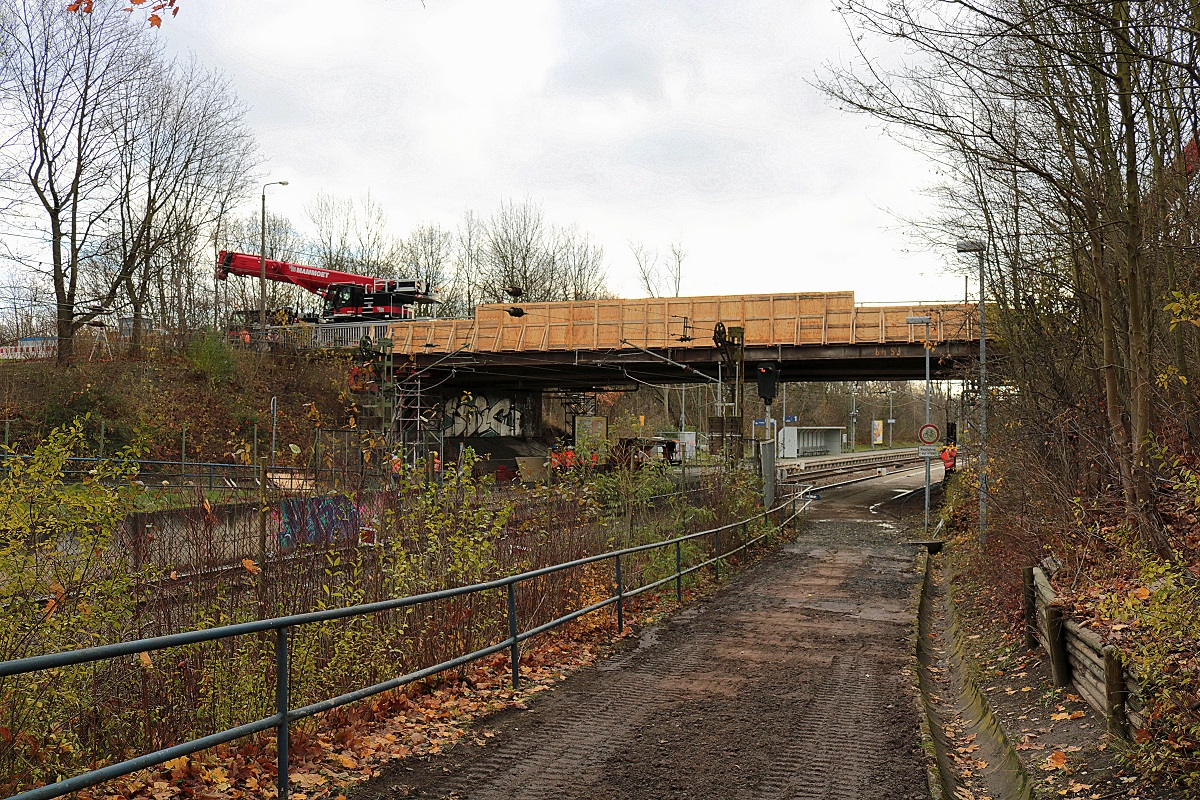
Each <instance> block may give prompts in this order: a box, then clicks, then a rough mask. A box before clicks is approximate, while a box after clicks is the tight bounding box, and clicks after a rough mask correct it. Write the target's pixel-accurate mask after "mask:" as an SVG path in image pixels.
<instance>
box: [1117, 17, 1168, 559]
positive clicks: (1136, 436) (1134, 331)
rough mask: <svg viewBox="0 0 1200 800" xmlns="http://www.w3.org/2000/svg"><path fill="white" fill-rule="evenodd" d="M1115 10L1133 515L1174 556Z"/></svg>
mask: <svg viewBox="0 0 1200 800" xmlns="http://www.w3.org/2000/svg"><path fill="white" fill-rule="evenodd" d="M1114 12H1115V16H1116V19H1117V22H1118V27H1119V32H1118V36H1117V47H1116V57H1117V103H1118V106H1119V107H1120V110H1121V133H1122V140H1123V144H1124V147H1125V154H1124V155H1125V229H1126V230H1125V283H1126V290H1127V292H1128V297H1129V362H1130V364H1129V366H1130V404H1129V427H1130V431H1129V433H1130V445H1131V448H1132V449H1131V459H1130V460H1131V462H1132V464H1131V466H1132V468H1133V489H1134V498H1135V502H1136V508H1135V509H1134V512H1135V515H1134V521H1135V522H1136V524H1137V529H1138V536H1139V538H1141V540H1142V544H1143V545H1144V546H1145V547H1147V548H1148V549H1150V550H1153V551H1154V552H1156V553H1158V554H1159V555H1161V556H1163V557H1165V558H1173V554H1172V553H1171V547H1170V544H1169V543H1168V542H1167V538H1166V536H1165V535H1164V533H1163V531H1162V528H1161V526H1160V525H1159V524H1158V514H1157V511H1156V509H1155V505H1154V486H1153V484H1152V483H1151V476H1152V474H1153V468H1152V465H1151V464H1150V387H1151V381H1152V377H1151V373H1152V369H1151V364H1150V348H1149V338H1150V332H1149V328H1148V320H1147V316H1148V312H1149V308H1148V306H1149V297H1148V291H1147V288H1146V285H1145V278H1146V276H1145V275H1144V274H1143V270H1144V267H1143V264H1142V236H1143V231H1142V209H1141V204H1142V198H1141V185H1140V179H1139V176H1138V145H1137V123H1136V121H1135V119H1134V112H1133V81H1132V77H1131V75H1130V60H1131V54H1130V53H1129V48H1130V46H1129V38H1128V37H1129V36H1130V35H1131V32H1130V29H1129V24H1128V18H1129V7H1128V4H1127V3H1126V2H1124V1H1122V2H1119V3H1117V4H1116V5H1115V6H1114Z"/></svg>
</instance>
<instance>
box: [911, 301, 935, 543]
mask: <svg viewBox="0 0 1200 800" xmlns="http://www.w3.org/2000/svg"><path fill="white" fill-rule="evenodd" d="M904 321H905V322H907V323H908V324H909V325H920V324H922V323H924V325H925V424H926V425H928V424H929V323H931V322H933V317H930V316H928V315H926V316H921V317H915V316H914V317H906V318H905V320H904ZM932 462H933V459H931V458H926V459H925V531H926V533H928V532H929V465H930V464H931V463H932Z"/></svg>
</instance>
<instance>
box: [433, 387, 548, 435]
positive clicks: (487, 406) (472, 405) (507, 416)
mask: <svg viewBox="0 0 1200 800" xmlns="http://www.w3.org/2000/svg"><path fill="white" fill-rule="evenodd" d="M525 417H526V412H525V408H524V403H523V401H522V400H521V399H520V398H517V397H513V396H511V395H493V396H489V395H483V394H476V395H466V396H462V397H452V398H450V399H449V400H447V401H446V405H445V422H444V425H443V431H444V433H445V435H446V436H451V437H464V438H465V437H470V436H484V437H490V436H524V435H526V433H527V432H526V431H525V424H526V419H525Z"/></svg>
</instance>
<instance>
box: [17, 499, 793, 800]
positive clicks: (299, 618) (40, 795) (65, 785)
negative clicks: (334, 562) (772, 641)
mask: <svg viewBox="0 0 1200 800" xmlns="http://www.w3.org/2000/svg"><path fill="white" fill-rule="evenodd" d="M803 499H804V498H802V497H801V496H799V495H793V496H792V497H791V498H790V499H789V500H787V501H785V502H783V503H780V504H779V505H777V506H775V507H774V508H771V509H767V510H766V511H763V512H761V513H759V514H756V515H754V516H752V517H748V518H746V519H744V520H738V521H737V522H731V523H728V524H726V525H722V526H720V527H717V528H710V529H708V530H704V531H699V532H697V533H689V534H685V535H683V536H678V537H675V538H673V539H665V540H663V541H661V542H652V543H650V544H643V545H637V546H634V547H627V548H624V549H622V550H614V551H611V552H608V553H601V554H599V555H593V556H585V557H584V558H578V559H575V560H574V561H567V562H563V563H561V564H553V565H551V566H547V567H541V568H539V569H534V570H530V571H528V572H522V573H520V574H517V575H510V576H508V577H504V578H497V579H496V580H491V581H485V582H483V583H476V584H471V585H469V586H458V587H454V588H451V589H444V590H441V591H437V592H427V593H424V594H419V595H412V596H410V597H401V598H396V599H393V600H382V601H379V602H375V603H364V604H362V605H357V606H347V607H345V608H335V609H327V610H325V611H313V612H309V613H305V614H292V615H289V616H286V617H274V618H271V619H264V620H256V621H254V622H243V623H238V624H235V625H222V626H220V627H217V628H207V629H201V630H195V631H187V632H184V633H176V634H170V635H167V636H155V637H152V638H149V639H138V640H135V641H131V642H119V643H115V644H107V645H99V646H96V647H87V648H81V649H79V650H70V651H66V652H62V653H51V654H48V655H41V656H31V657H28V658H20V659H15V660H12V661H4V662H0V678H4V677H9V676H13V675H23V674H27V673H30V672H40V671H43V670H48V669H57V668H59V667H66V666H71V665H76V664H86V663H92V662H96V661H108V660H111V659H114V658H120V657H122V656H129V655H136V654H139V653H148V652H152V651H156V650H163V649H166V648H169V647H181V646H184V645H189V644H197V643H200V642H209V641H215V640H218V639H228V638H232V637H234V636H244V635H247V634H252V633H264V632H267V631H275V674H276V681H275V684H276V685H275V699H276V713H275V714H273V715H272V716H270V717H265V718H263V719H260V720H257V721H255V722H250V723H247V724H245V725H240V726H238V727H236V728H230V729H229V730H225V731H221V732H218V733H214V734H210V735H208V736H204V737H201V738H199V739H193V740H191V741H188V742H183V743H181V744H177V745H174V746H172V747H168V748H164V749H162V750H158V751H155V752H153V753H147V754H145V755H142V756H137V757H135V758H131V759H128V760H126V761H122V762H119V763H117V764H110V765H109V766H107V767H102V768H100V769H96V770H92V771H90V772H85V773H83V774H81V775H76V776H74V777H72V778H66V779H64V780H60V781H58V782H56V783H52V784H47V785H46V786H41V787H38V788H36V789H30V790H28V791H25V792H21V793H20V794H16V795H13V796H11V797H9V798H6V800H51V798H56V797H61V796H63V795H66V794H70V793H72V792H77V791H80V790H82V789H86V788H88V787H90V786H95V785H96V784H98V783H103V782H104V781H108V780H112V779H113V778H118V777H121V776H123V775H128V774H130V773H133V772H137V771H139V770H143V769H147V768H149V767H153V766H155V765H158V764H162V763H163V762H166V761H170V760H172V759H176V758H180V757H182V756H186V755H191V754H192V753H196V752H199V751H201V750H206V749H208V748H210V747H215V746H216V745H219V744H225V743H228V742H232V741H234V740H236V739H241V738H243V737H246V736H250V735H253V734H255V733H261V732H263V731H267V730H270V729H272V728H274V729H275V731H276V743H277V744H276V749H277V753H278V763H279V773H278V774H279V778H278V797H279V800H286V798H287V795H288V726H289V724H290V723H292V722H294V721H296V720H299V719H303V718H305V717H310V716H313V715H314V714H320V713H323V712H326V711H331V710H333V709H335V708H338V707H340V706H344V705H346V704H348V703H353V702H355V701H357V700H362V699H365V698H367V697H371V696H373V695H376V694H380V693H381V692H386V691H391V690H392V689H397V688H399V687H401V686H404V685H407V684H409V683H413V682H415V681H419V680H422V679H424V678H428V677H431V676H433V675H436V674H438V673H440V672H444V671H446V670H449V669H454V668H456V667H459V666H462V665H464V664H468V663H470V662H472V661H475V660H477V659H480V658H484V657H486V656H489V655H492V654H493V653H499V652H501V651H503V650H505V649H508V650H509V652H510V658H511V671H512V684H513V687H514V688H515V687H517V686H519V684H520V652H519V645H520V643H521V642H523V641H526V640H528V639H531V638H533V637H535V636H537V635H539V634H542V633H545V632H546V631H549V630H552V629H554V628H556V627H558V626H560V625H563V624H565V623H567V622H570V621H572V620H574V619H578V618H579V617H582V616H584V615H585V614H590V613H592V612H594V611H599V610H600V609H602V608H605V607H607V606H610V605H614V604H615V605H616V607H617V609H616V610H617V625H618V630H624V601H625V599H626V598H628V597H633V596H635V595H638V594H641V593H643V592H646V591H649V590H651V589H654V588H657V587H659V586H663V585H665V584H667V583H669V582H671V581H674V582H675V593H676V598H677V599H682V596H683V578H684V576H685V575H689V574H691V573H693V572H696V571H698V570H700V569H703V568H704V567H706V566H709V565H712V566H713V568H714V571H715V572H716V574H717V575H718V577H719V575H720V573H719V569H720V562H721V560H722V559H725V558H728V557H730V556H732V555H734V554H735V553H738V552H740V551H744V550H746V549H747V548H749V547H750V546H751V545H753V544H756V543H758V542H759V541H762V540H763V539H765V538H767V537H768V536H769V535H770V534H769V533H763V534H760V535H758V536H756V537H754V538H753V539H747V538H746V537H747V530H748V528H747V526H748V525H749V524H750V523H752V522H756V521H758V520H760V519H763V518H766V519H767V520H768V521H769V520H770V518H771V515H772V514H775V513H777V512H778V514H779V521H778V523H777V525H776V527H779V528H782V527H784V526H785V525H787V523H788V522H790V521H791V520H793V519H795V518H796V517H797V516H798V515H799V514H801V513H803V511H804V510H805V509H807V508H808V506H809V504H810V503H811V502H812V501H811V500H806V501H805V502H804V504H803V505H802V506H800V507H799V508H798V507H797V506H798V501H800V500H803ZM789 506H790V509H791V510H790V514H788V515H786V516H785V510H786V509H787V508H788V507H789ZM734 528H741V530H742V543H741V544H740V545H738V546H737V547H734V548H731V549H729V550H727V551H725V552H722V551H721V547H720V544H721V533H722V532H724V531H728V530H731V529H734ZM704 536H713V537H714V552H715V553H716V555H714V556H713V557H712V558H710V559H708V560H706V561H703V562H701V563H700V564H696V565H693V566H691V567H688V568H687V569H684V568H683V565H682V547H683V543H684V542H687V541H691V540H693V539H698V538H701V537H704ZM669 546H674V547H675V572H674V574H672V575H668V576H667V577H665V578H662V579H660V580H657V581H654V582H652V583H649V584H646V585H645V586H640V587H637V588H635V589H632V590H627V589H626V588H625V587H624V585H623V582H622V570H621V558H622V557H623V556H628V555H632V554H634V553H640V552H644V551H647V550H654V549H657V548H661V547H669ZM609 559H612V560H613V561H614V566H615V571H616V585H617V593H616V594H615V595H613V596H611V597H607V598H605V599H603V600H600V601H598V602H596V603H592V604H591V605H589V606H586V607H584V608H580V609H577V610H576V611H572V612H571V613H569V614H565V615H563V616H561V617H558V618H557V619H554V620H551V621H550V622H546V623H543V624H541V625H538V626H537V627H535V628H531V629H530V630H528V631H520V629H519V628H520V626H519V621H518V619H517V613H516V586H517V584H518V583H521V582H522V581H527V580H531V579H533V578H538V577H541V576H543V575H549V574H552V573H556V572H561V571H563V570H567V569H573V568H575V567H580V566H585V565H587V564H595V563H598V562H601V561H607V560H609ZM501 588H504V589H506V590H507V595H508V597H507V601H508V613H507V616H508V628H509V636H508V638H507V639H504V640H503V641H500V642H497V643H495V644H493V645H490V646H488V647H485V648H482V649H480V650H475V651H473V652H471V653H466V654H464V655H461V656H458V657H456V658H453V659H450V660H448V661H443V662H441V663H439V664H434V665H432V666H429V667H425V668H423V669H420V670H417V671H415V672H410V673H407V674H405V675H401V676H399V677H397V678H393V679H391V680H388V681H384V682H382V683H377V684H375V685H374V686H368V687H365V688H363V689H358V690H356V691H353V692H349V693H347V694H343V695H340V696H338V697H333V698H330V699H328V700H323V701H320V702H318V703H313V704H311V705H307V706H304V707H302V708H297V709H292V708H290V704H289V698H288V679H287V678H288V656H289V651H288V639H287V636H288V630H289V629H290V628H293V627H296V626H299V625H309V624H313V623H318V622H329V621H332V620H338V619H345V618H347V617H357V616H365V615H367V614H374V613H377V612H380V611H391V610H394V609H398V608H405V607H408V606H414V605H419V604H421V603H427V602H431V601H435V600H446V599H450V598H454V597H461V596H463V595H468V594H474V593H477V592H484V591H489V590H492V589H501Z"/></svg>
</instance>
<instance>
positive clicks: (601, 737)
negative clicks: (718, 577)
mask: <svg viewBox="0 0 1200 800" xmlns="http://www.w3.org/2000/svg"><path fill="white" fill-rule="evenodd" d="M920 480H921V478H920V476H914V475H911V474H910V475H898V476H893V477H890V478H886V479H882V480H880V481H872V482H869V483H866V484H858V485H855V486H852V487H846V488H845V489H840V490H830V491H828V492H827V493H825V494H824V495H823V499H822V500H821V501H820V502H819V503H818V504H817V506H815V507H814V509H813V514H812V521H811V522H810V523H809V524H808V525H807V526H806V528H805V529H804V531H803V532H802V533H801V534H800V535H799V536H798V538H797V540H796V541H795V542H792V543H790V544H787V545H785V546H784V547H783V549H782V552H780V553H778V554H776V555H773V556H771V557H769V558H768V559H767V560H766V561H765V562H764V563H762V564H760V565H759V566H757V567H755V568H753V569H752V570H750V571H748V572H747V573H745V574H743V575H741V576H739V577H738V578H737V579H736V580H735V581H734V582H733V583H732V584H731V585H729V586H727V587H725V588H724V589H722V590H721V591H720V592H718V593H717V594H716V595H714V596H713V597H712V598H711V599H709V600H707V601H705V602H703V603H700V604H698V605H697V606H694V607H692V608H689V609H686V610H684V611H682V612H680V613H678V614H676V615H674V616H673V617H672V618H671V619H669V620H668V621H666V622H665V623H663V624H662V625H660V626H658V627H655V628H652V629H649V630H646V631H644V632H643V633H642V634H641V635H640V637H639V638H638V639H637V640H636V642H630V645H629V647H628V648H626V649H624V650H622V651H620V652H618V653H616V654H615V655H613V656H612V657H610V658H608V659H607V660H605V661H603V662H601V663H600V664H598V665H597V666H595V667H593V668H589V669H586V670H584V671H582V672H580V673H579V674H578V675H576V676H574V677H572V678H570V679H568V680H567V681H566V682H564V683H563V684H562V685H560V686H559V687H557V688H555V689H553V690H550V691H547V692H545V693H543V694H541V695H540V696H539V699H538V701H537V702H535V703H533V704H532V705H531V706H530V708H529V709H528V710H527V711H513V712H508V713H505V714H502V715H499V716H497V717H493V718H490V719H489V720H488V721H487V724H486V725H485V726H484V727H485V728H486V729H487V730H488V732H489V733H493V732H494V736H493V737H492V738H490V739H489V740H488V741H487V744H486V746H483V747H475V746H471V745H466V744H463V745H460V746H458V747H456V748H454V749H453V750H451V751H450V752H448V753H445V754H443V755H440V756H437V757H433V758H429V759H425V760H419V761H414V760H413V759H409V760H407V761H405V762H404V763H403V764H400V765H398V766H396V767H393V768H392V769H391V770H390V771H389V772H385V773H384V774H383V775H382V776H381V777H380V778H378V779H376V780H374V781H372V782H371V783H368V784H365V785H363V786H360V787H358V788H356V789H355V790H354V791H353V792H352V793H351V800H374V799H375V798H388V799H390V798H401V797H421V798H461V799H462V800H490V799H491V798H522V799H528V800H535V799H536V798H546V799H547V800H549V799H550V798H555V799H557V798H581V799H582V798H588V799H589V800H591V799H593V798H595V799H596V800H599V799H601V798H813V799H814V800H833V799H839V798H846V800H871V799H872V798H880V800H882V799H883V798H887V800H904V799H905V798H921V797H928V796H929V795H928V789H927V786H926V781H925V772H924V765H923V759H922V755H921V753H920V749H919V745H918V723H917V718H916V712H915V703H914V701H913V699H912V690H911V689H910V685H911V679H910V678H909V677H908V676H907V674H905V672H904V670H905V668H906V667H907V666H908V663H909V657H908V642H907V639H908V636H909V634H910V630H911V625H912V621H913V611H912V608H911V603H910V598H911V597H912V594H913V591H914V587H915V586H916V584H917V582H918V577H919V576H918V575H917V573H916V571H915V563H916V562H915V556H914V553H913V551H912V549H911V548H908V547H905V546H903V545H897V544H896V543H897V542H898V541H900V540H902V539H903V538H904V537H903V535H902V534H901V532H900V531H899V529H898V528H897V527H896V526H895V524H894V522H891V521H889V520H888V518H887V517H886V515H885V514H882V513H880V512H879V510H878V509H876V511H874V512H872V511H871V510H870V506H872V505H873V504H876V503H879V502H881V501H883V500H885V499H887V498H890V497H892V496H895V494H896V492H897V490H898V489H901V488H911V487H913V486H916V485H919V482H920ZM465 741H466V740H464V742H465Z"/></svg>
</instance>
